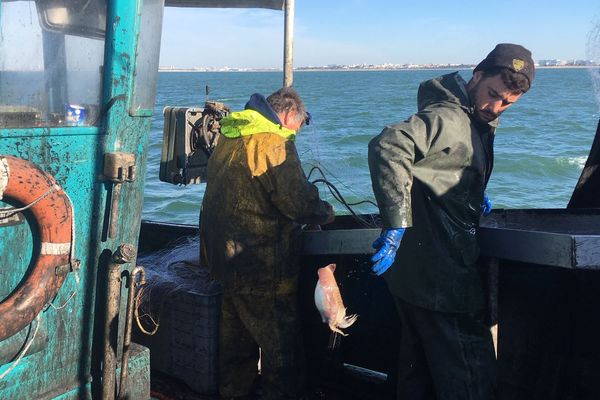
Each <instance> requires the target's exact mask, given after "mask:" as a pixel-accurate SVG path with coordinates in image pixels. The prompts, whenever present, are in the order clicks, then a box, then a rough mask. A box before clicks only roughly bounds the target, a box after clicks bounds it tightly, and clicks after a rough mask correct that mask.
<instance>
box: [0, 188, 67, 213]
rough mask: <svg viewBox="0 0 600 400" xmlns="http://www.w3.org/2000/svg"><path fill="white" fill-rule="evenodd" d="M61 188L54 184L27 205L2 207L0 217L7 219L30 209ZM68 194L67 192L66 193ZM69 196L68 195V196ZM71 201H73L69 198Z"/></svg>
mask: <svg viewBox="0 0 600 400" xmlns="http://www.w3.org/2000/svg"><path fill="white" fill-rule="evenodd" d="M57 189H60V186H58V185H56V184H55V185H52V187H51V188H49V189H48V190H47V191H46V193H44V194H43V195H41V196H40V197H38V198H37V199H35V200H34V201H32V202H31V203H29V204H28V205H26V206H25V207H21V208H14V207H5V208H0V219H7V218H9V217H12V216H13V215H15V214H16V213H19V212H22V211H25V210H28V209H30V208H31V207H33V206H35V205H36V204H37V203H39V202H40V201H42V200H44V199H45V198H46V197H48V196H49V195H50V193H52V192H54V191H55V190H57ZM65 194H66V193H65ZM67 197H68V196H67ZM69 201H71V200H70V199H69Z"/></svg>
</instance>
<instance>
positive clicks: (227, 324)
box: [200, 110, 332, 399]
mask: <svg viewBox="0 0 600 400" xmlns="http://www.w3.org/2000/svg"><path fill="white" fill-rule="evenodd" d="M221 124H222V129H221V132H222V133H223V136H222V137H220V138H219V142H218V146H217V148H216V150H215V152H214V153H213V154H212V156H211V158H210V160H209V164H208V182H207V187H206V192H205V194H204V199H203V203H202V215H201V222H200V227H201V232H200V236H201V241H202V252H203V256H204V257H205V259H207V260H208V264H209V268H210V271H211V274H212V276H213V277H214V278H216V279H217V280H218V281H219V282H221V284H222V286H223V298H222V307H221V320H220V335H219V336H220V342H219V373H220V384H219V388H220V389H219V390H220V394H221V396H223V397H234V396H244V395H247V394H248V393H249V391H250V390H251V386H252V383H253V381H254V380H255V378H256V375H257V362H258V356H259V353H258V347H260V349H261V386H262V390H263V397H262V398H264V399H296V398H300V397H301V396H302V395H303V390H304V388H303V384H304V374H303V368H304V367H303V361H302V348H301V332H300V324H299V321H298V304H297V287H298V275H299V260H298V255H299V250H300V242H299V239H300V225H299V224H301V223H306V224H321V223H324V222H326V221H327V220H328V219H329V218H330V217H331V213H332V209H331V206H330V205H329V204H328V203H326V202H324V201H322V200H320V199H319V194H318V189H317V188H316V187H315V186H314V185H312V184H310V183H309V182H308V180H307V178H306V176H305V174H304V172H303V170H302V168H301V165H300V160H299V157H298V154H297V151H296V147H295V145H294V141H293V139H294V136H295V132H294V131H291V130H289V129H286V128H283V127H281V126H279V125H277V124H274V123H273V122H271V121H270V120H268V119H266V118H265V117H263V116H262V115H261V114H260V113H258V112H256V111H254V110H244V111H242V112H237V113H232V114H231V115H230V116H229V117H226V118H225V119H223V120H222V121H221Z"/></svg>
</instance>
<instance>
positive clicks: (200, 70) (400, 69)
mask: <svg viewBox="0 0 600 400" xmlns="http://www.w3.org/2000/svg"><path fill="white" fill-rule="evenodd" d="M473 68H475V66H474V65H473V66H464V65H461V66H456V67H452V66H440V67H418V68H309V67H300V68H297V69H294V72H352V71H357V72H365V71H428V70H439V71H448V70H452V71H457V70H458V71H464V70H470V69H473ZM535 68H536V69H583V68H586V69H589V68H600V65H557V66H550V65H548V66H546V65H544V66H537V67H535ZM158 72H231V73H236V72H283V70H282V69H267V68H265V69H261V68H257V69H222V70H204V69H195V68H159V69H158Z"/></svg>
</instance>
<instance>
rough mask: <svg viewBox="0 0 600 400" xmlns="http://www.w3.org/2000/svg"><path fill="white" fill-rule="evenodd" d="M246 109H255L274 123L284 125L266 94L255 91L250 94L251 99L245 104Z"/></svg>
mask: <svg viewBox="0 0 600 400" xmlns="http://www.w3.org/2000/svg"><path fill="white" fill-rule="evenodd" d="M244 110H254V111H256V112H258V113H260V114H261V115H262V116H263V117H265V118H266V119H268V120H269V121H271V122H273V123H274V124H277V125H283V124H282V123H281V120H280V119H279V116H278V115H277V113H276V112H275V110H273V107H271V105H270V104H269V103H268V102H267V99H265V96H263V95H262V94H260V93H254V94H253V95H252V96H250V100H248V102H247V103H246V105H245V106H244Z"/></svg>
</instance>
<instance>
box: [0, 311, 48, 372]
mask: <svg viewBox="0 0 600 400" xmlns="http://www.w3.org/2000/svg"><path fill="white" fill-rule="evenodd" d="M40 314H41V313H38V315H36V316H35V319H34V321H35V322H36V324H35V330H34V331H33V335H32V336H31V339H29V341H28V342H27V344H26V345H25V347H23V349H22V350H21V352H20V353H19V355H18V356H17V358H16V359H15V361H14V362H13V363H12V364H11V366H10V367H9V368H8V369H7V370H6V371H4V372H3V373H2V374H1V375H0V381H1V380H2V379H4V377H5V376H6V375H8V374H9V373H10V372H11V371H12V370H13V369H15V368H16V366H17V365H19V363H20V362H21V360H22V359H23V357H24V356H25V354H26V353H27V351H28V350H29V348H30V347H31V345H32V344H33V340H34V339H35V336H36V335H37V333H38V329H39V328H40Z"/></svg>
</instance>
